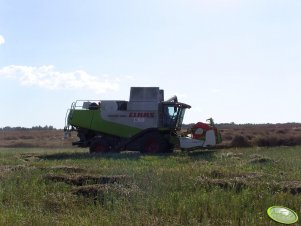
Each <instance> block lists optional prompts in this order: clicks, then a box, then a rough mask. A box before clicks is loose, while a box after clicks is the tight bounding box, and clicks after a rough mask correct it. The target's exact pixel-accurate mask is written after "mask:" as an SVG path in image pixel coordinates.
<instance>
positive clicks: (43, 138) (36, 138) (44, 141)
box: [0, 130, 77, 148]
mask: <svg viewBox="0 0 301 226" xmlns="http://www.w3.org/2000/svg"><path fill="white" fill-rule="evenodd" d="M76 139H77V137H76V133H73V134H72V136H71V137H68V139H64V131H63V130H19V131H18V130H16V131H4V130H2V131H0V147H12V148H18V147H28V148H32V147H46V148H68V147H71V146H72V145H71V143H72V141H74V140H76Z"/></svg>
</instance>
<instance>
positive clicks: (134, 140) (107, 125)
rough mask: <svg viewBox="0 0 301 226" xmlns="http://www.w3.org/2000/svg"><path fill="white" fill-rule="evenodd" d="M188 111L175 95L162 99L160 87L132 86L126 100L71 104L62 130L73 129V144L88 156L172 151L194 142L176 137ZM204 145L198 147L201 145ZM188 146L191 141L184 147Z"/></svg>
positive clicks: (81, 101)
mask: <svg viewBox="0 0 301 226" xmlns="http://www.w3.org/2000/svg"><path fill="white" fill-rule="evenodd" d="M187 108H190V106H189V105H188V104H184V103H181V102H178V99H177V97H176V96H174V97H172V98H170V99H168V100H164V91H163V90H162V89H160V88H159V87H131V92H130V99H129V101H124V100H97V101H91V100H78V101H76V102H73V103H72V105H71V108H70V109H69V110H68V112H67V115H66V126H65V131H66V133H68V132H70V131H74V130H76V131H77V136H78V138H79V140H78V141H76V142H73V145H78V146H80V147H89V149H90V152H91V153H97V152H110V151H123V150H131V151H141V152H143V153H159V152H172V151H173V149H174V148H175V146H179V147H180V146H181V143H183V142H184V143H183V144H184V146H185V145H186V146H187V144H188V143H189V142H190V141H189V140H194V143H195V142H196V140H195V139H192V138H188V137H183V138H181V136H180V135H179V131H180V130H181V126H182V122H183V118H184V114H185V110H186V109H187ZM181 139H182V141H181ZM199 141H200V140H199ZM204 142H205V139H204ZM204 142H202V143H198V145H199V146H204ZM194 145H195V144H193V146H194ZM209 145H211V143H210V144H209ZM190 146H191V142H190V145H189V144H188V146H187V147H188V148H191V147H190ZM206 146H208V144H206ZM182 148H185V147H182Z"/></svg>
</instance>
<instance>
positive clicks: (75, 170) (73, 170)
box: [46, 166, 87, 174]
mask: <svg viewBox="0 0 301 226" xmlns="http://www.w3.org/2000/svg"><path fill="white" fill-rule="evenodd" d="M46 169H50V170H61V171H64V172H65V173H70V174H72V173H86V172H87V170H86V169H83V168H80V167H75V166H52V167H49V168H46Z"/></svg>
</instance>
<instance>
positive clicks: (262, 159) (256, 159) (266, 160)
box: [249, 154, 274, 163]
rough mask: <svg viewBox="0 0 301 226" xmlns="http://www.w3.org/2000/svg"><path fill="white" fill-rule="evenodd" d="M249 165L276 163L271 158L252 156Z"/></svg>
mask: <svg viewBox="0 0 301 226" xmlns="http://www.w3.org/2000/svg"><path fill="white" fill-rule="evenodd" d="M250 158H251V159H250V160H249V163H271V162H274V160H272V159H271V158H268V157H265V156H262V155H256V154H255V155H251V156H250Z"/></svg>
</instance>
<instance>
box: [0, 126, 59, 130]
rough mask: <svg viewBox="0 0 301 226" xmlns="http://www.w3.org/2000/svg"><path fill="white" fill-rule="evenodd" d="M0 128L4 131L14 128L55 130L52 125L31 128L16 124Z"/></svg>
mask: <svg viewBox="0 0 301 226" xmlns="http://www.w3.org/2000/svg"><path fill="white" fill-rule="evenodd" d="M0 130H4V131H10V130H11V131H16V130H56V128H54V127H53V126H48V125H46V126H33V127H31V128H27V127H21V126H17V127H10V126H5V127H3V128H0Z"/></svg>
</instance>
